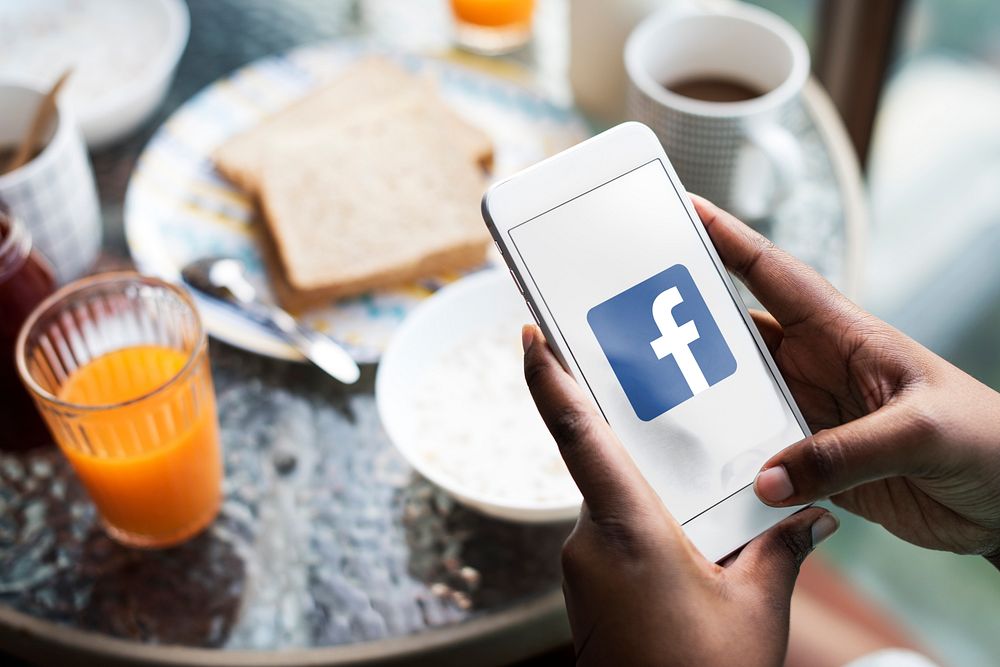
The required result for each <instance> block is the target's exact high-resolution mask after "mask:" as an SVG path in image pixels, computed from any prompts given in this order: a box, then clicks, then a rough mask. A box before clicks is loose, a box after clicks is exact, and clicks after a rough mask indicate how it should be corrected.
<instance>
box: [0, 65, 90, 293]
mask: <svg viewBox="0 0 1000 667" xmlns="http://www.w3.org/2000/svg"><path fill="white" fill-rule="evenodd" d="M43 97H44V93H43V92H41V91H39V90H36V89H34V88H32V87H30V86H27V85H22V84H13V83H10V84H8V83H0V148H5V149H6V148H14V147H16V146H17V145H18V144H19V142H20V141H21V139H22V138H23V137H24V136H25V134H27V132H28V127H29V125H30V124H31V121H32V118H33V117H34V114H35V109H37V107H38V105H39V103H40V102H41V101H42V99H43ZM57 106H58V113H57V115H56V120H55V123H53V128H52V129H51V131H50V133H49V136H48V137H46V140H47V141H46V143H45V147H44V148H43V149H42V152H41V153H40V154H39V155H38V156H37V157H35V158H34V159H33V160H31V161H30V162H28V163H27V164H25V165H23V166H21V167H19V168H18V169H15V170H14V171H11V172H8V173H6V174H2V175H0V201H2V202H3V203H4V204H6V206H7V207H8V208H9V209H10V211H11V213H12V214H13V215H14V216H16V217H17V218H19V219H20V220H21V221H22V222H23V223H24V226H25V227H26V228H27V229H28V232H29V233H30V234H31V238H32V240H33V241H34V244H35V247H37V248H38V249H39V250H40V251H41V253H42V254H43V255H45V257H46V259H48V260H49V262H50V263H51V264H52V267H53V269H54V270H55V273H56V278H57V279H58V280H59V282H61V283H65V282H69V281H70V280H74V279H76V278H79V277H80V276H82V275H83V274H84V273H86V272H87V271H88V270H89V269H90V268H91V267H92V266H93V265H94V262H95V261H96V259H97V255H98V253H99V252H100V248H101V211H100V206H99V204H98V199H97V188H96V186H95V183H94V172H93V170H92V169H91V167H90V161H89V159H88V157H87V148H86V146H85V145H84V143H83V137H82V136H81V134H80V130H79V129H78V128H77V126H76V124H75V121H74V119H73V115H72V113H71V112H70V110H69V109H67V108H66V106H65V105H63V104H62V103H59V104H58V105H57Z"/></svg>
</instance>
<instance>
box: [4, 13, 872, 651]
mask: <svg viewBox="0 0 1000 667" xmlns="http://www.w3.org/2000/svg"><path fill="white" fill-rule="evenodd" d="M189 8H190V13H191V34H190V41H189V43H188V46H187V50H186V52H185V54H184V56H183V58H182V60H181V62H180V65H179V68H178V71H177V75H176V79H175V80H174V82H173V85H172V88H171V89H170V92H169V94H168V97H167V100H166V102H165V103H164V104H163V105H162V108H161V109H160V110H159V111H158V112H157V114H156V117H155V118H153V119H152V120H150V121H149V122H148V123H147V124H146V125H144V126H143V128H142V129H141V130H140V131H139V132H137V133H136V134H135V135H133V136H132V137H130V138H129V139H127V140H125V141H123V142H121V143H118V144H117V145H114V146H112V147H109V148H106V149H102V150H99V151H97V152H95V153H93V154H92V161H93V165H94V169H95V172H96V175H97V181H98V188H99V191H100V196H101V204H102V212H103V218H104V250H103V254H102V257H101V260H100V262H99V267H98V268H99V269H101V270H105V269H115V268H128V267H130V266H131V263H130V257H129V252H128V247H127V244H126V239H125V232H124V228H125V225H124V222H123V206H124V200H125V192H126V188H127V186H128V182H129V177H130V174H131V173H132V171H133V169H134V167H135V164H136V160H137V159H138V157H139V155H140V152H141V151H142V149H143V147H144V145H145V144H146V142H147V141H148V140H149V139H150V137H151V136H152V135H153V133H154V131H155V130H156V129H157V127H158V126H159V125H160V124H162V123H163V121H164V120H166V119H167V118H168V117H169V116H170V114H171V113H172V112H173V111H175V110H176V109H177V108H178V107H179V106H181V105H182V104H183V103H184V102H185V101H186V100H188V99H189V98H190V97H191V96H192V95H193V94H195V93H197V92H198V91H199V90H200V89H202V88H203V87H205V86H207V85H209V84H210V83H212V82H213V81H215V80H216V79H218V78H219V77H222V76H224V75H226V74H227V73H229V72H231V71H232V70H233V69H235V68H237V67H240V66H242V65H245V64H247V63H249V62H251V61H254V60H255V59H257V58H260V57H262V56H266V55H271V54H276V53H281V52H285V51H287V50H289V49H292V48H295V47H299V46H301V45H304V44H312V43H317V42H325V41H330V40H344V39H353V40H357V39H365V40H371V41H373V42H377V43H379V44H384V45H386V46H388V47H391V48H393V49H399V50H402V51H416V52H420V53H432V54H435V55H438V56H440V57H443V58H446V59H450V60H453V61H455V62H459V63H461V64H462V65H463V66H466V67H473V68H482V69H483V70H484V71H488V72H490V73H491V74H492V75H494V76H501V77H506V78H509V79H511V80H512V81H514V82H516V83H517V84H518V85H523V86H526V87H531V88H532V89H534V90H536V91H540V92H541V94H544V95H545V96H546V97H547V98H549V99H551V100H553V101H554V103H556V104H559V105H563V106H565V107H569V106H570V105H571V100H572V98H571V93H570V91H569V86H568V82H567V78H566V58H567V56H566V52H567V49H566V45H567V39H568V35H567V27H566V26H567V23H566V12H567V11H568V7H567V2H566V1H565V0H547V1H543V2H540V3H539V7H538V11H537V17H536V34H535V38H534V41H533V43H532V44H531V45H530V46H529V47H528V48H526V49H524V50H522V51H520V52H518V53H516V54H514V55H512V56H509V57H503V58H494V59H486V58H481V57H476V56H472V55H469V54H464V53H460V52H455V51H453V50H452V49H451V46H450V39H449V29H450V17H449V15H448V11H447V5H446V3H443V2H438V1H436V0H426V1H425V0H419V1H412V2H406V3H403V2H393V1H392V0H388V1H386V0H371V1H363V0H340V1H338V2H318V1H316V2H310V1H307V0H286V1H285V2H281V3H274V2H269V1H267V0H254V1H252V2H248V1H246V0H214V1H212V2H209V1H207V0H191V2H189ZM800 107H801V108H800V110H799V113H798V114H797V115H796V116H795V117H794V118H793V119H792V121H791V123H792V125H793V128H792V129H793V131H794V133H795V135H796V136H797V138H798V139H799V140H800V141H801V143H802V145H803V147H804V149H805V154H806V156H807V171H808V176H807V178H806V181H805V182H804V183H803V184H801V186H800V192H799V193H798V195H797V196H796V197H794V198H793V199H792V200H791V201H790V202H789V204H788V205H786V206H784V207H782V208H781V209H780V210H779V212H778V213H776V214H775V215H774V216H773V217H772V218H771V219H769V220H766V221H762V222H761V223H760V225H761V227H762V229H763V230H764V231H765V232H766V233H768V234H769V235H770V236H771V237H772V238H773V239H774V240H775V242H776V243H778V244H779V245H781V246H783V247H786V248H787V249H789V250H790V251H791V252H793V253H794V254H796V255H798V256H799V257H802V258H803V259H804V260H805V261H807V262H809V263H810V264H812V265H813V266H815V267H817V268H818V269H819V270H820V271H821V272H822V273H824V275H826V276H827V277H828V278H829V279H830V280H831V281H832V282H833V283H834V284H835V285H837V286H838V287H840V288H841V289H843V290H844V291H846V292H847V293H849V294H852V295H856V294H857V289H858V285H859V282H860V267H861V263H862V259H863V257H862V254H863V245H864V237H865V232H866V224H867V213H866V208H865V205H864V195H863V189H862V186H861V179H860V172H859V168H858V165H857V162H856V160H855V159H854V157H853V153H852V152H851V149H850V147H849V144H848V142H847V141H846V138H845V134H844V130H843V127H842V126H841V124H840V121H839V119H838V117H837V116H836V114H835V112H834V111H833V108H832V106H831V104H830V102H829V100H828V99H827V97H826V95H825V93H824V92H823V91H822V89H821V88H820V87H819V85H818V84H817V83H816V82H814V81H811V82H810V83H809V84H808V85H807V87H806V90H805V94H804V96H803V99H802V101H801V105H800ZM210 354H211V361H212V371H213V377H214V382H215V386H216V392H217V396H218V414H219V420H220V426H221V431H222V441H223V449H224V463H225V482H224V494H225V500H224V503H223V506H222V510H221V513H220V515H219V518H218V519H217V520H216V521H215V523H214V524H213V525H212V527H211V528H210V529H209V530H208V531H206V532H205V533H203V534H202V535H200V536H199V537H197V538H196V539H194V540H192V541H190V542H188V543H186V544H184V545H181V546H179V547H175V548H172V549H168V550H163V551H136V550H130V549H127V548H125V547H123V546H120V545H118V544H117V543H115V542H113V541H112V540H110V539H109V538H108V537H107V536H106V535H105V534H104V533H103V531H102V530H101V528H100V526H99V523H98V520H97V517H96V513H95V511H94V509H93V507H92V505H91V504H90V503H89V502H88V500H87V499H86V496H85V494H84V491H83V489H82V487H81V486H80V485H79V484H78V483H77V481H76V480H75V478H74V476H73V475H72V471H71V469H70V467H69V465H68V464H67V463H66V461H65V460H64V459H63V458H62V457H61V455H60V454H59V452H58V451H57V450H56V449H55V448H49V449H46V450H42V451H33V452H29V453H26V454H0V647H3V648H2V650H3V651H7V652H9V653H11V654H13V655H16V656H19V657H22V658H24V659H27V660H30V661H32V662H39V663H45V664H102V665H111V664H145V665H321V664H322V665H328V664H330V665H332V664H347V663H351V664H354V663H362V664H397V663H401V662H404V661H415V662H421V663H427V664H501V663H509V662H514V661H517V660H521V659H524V658H527V657H530V656H533V655H537V654H539V653H543V652H545V651H547V650H550V649H552V648H554V647H558V646H560V645H564V644H565V643H566V642H567V641H568V639H569V629H568V624H567V622H566V618H565V611H564V608H563V600H562V592H561V589H560V580H561V575H560V569H559V550H560V546H561V544H562V541H563V540H564V539H565V537H566V535H567V534H568V533H569V531H570V529H571V527H572V526H571V524H566V523H556V524H517V523H510V522H505V521H501V520H498V519H493V518H489V517H487V516H484V515H481V514H478V513H476V512H475V511H472V510H470V509H467V508H465V507H463V506H462V505H461V504H458V503H457V502H456V501H454V500H453V499H452V498H451V497H450V496H448V495H447V494H446V493H445V492H443V491H442V490H440V489H438V488H436V487H435V486H433V485H432V484H431V483H430V482H428V481H426V480H424V479H422V478H421V477H419V476H418V475H417V474H416V473H415V472H414V471H413V470H412V469H411V468H410V467H409V466H408V465H407V464H406V463H405V461H404V460H403V458H402V457H401V456H400V455H399V453H398V452H397V451H396V450H395V449H394V447H393V445H392V443H391V442H390V441H389V439H388V438H387V436H386V434H385V432H384V430H383V428H382V426H381V423H380V420H379V415H378V412H377V410H376V405H375V400H374V377H375V372H376V365H375V364H365V365H364V366H363V369H362V379H361V381H360V382H359V383H358V384H356V385H353V386H350V387H345V386H341V385H339V384H337V383H335V382H333V381H331V380H330V379H329V378H328V377H326V376H324V375H323V374H322V373H321V372H320V371H318V370H317V369H315V368H312V367H309V366H306V365H303V364H298V363H290V362H288V361H283V360H277V359H272V358H267V357H264V356H259V355H256V354H252V353H250V352H246V351H244V350H241V349H238V348H236V347H233V346H230V345H227V344H226V343H223V342H220V341H217V340H213V341H212V343H211V349H210Z"/></svg>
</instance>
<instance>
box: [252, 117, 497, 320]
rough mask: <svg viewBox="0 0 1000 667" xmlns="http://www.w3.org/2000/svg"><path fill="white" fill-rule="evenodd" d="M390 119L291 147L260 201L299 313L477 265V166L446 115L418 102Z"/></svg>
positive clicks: (480, 234) (286, 295)
mask: <svg viewBox="0 0 1000 667" xmlns="http://www.w3.org/2000/svg"><path fill="white" fill-rule="evenodd" d="M397 109H398V115H396V116H395V117H390V118H384V119H378V120H371V121H370V122H361V123H358V124H356V125H354V126H353V127H352V129H351V132H340V131H338V132H325V133H322V134H321V135H318V136H314V137H312V139H311V140H310V141H309V142H308V145H305V144H304V145H299V146H294V145H290V144H285V146H284V148H285V149H286V150H285V151H283V154H284V155H285V157H281V158H278V159H272V160H271V161H269V162H267V163H265V164H264V167H263V170H262V172H261V175H260V183H259V190H258V195H259V199H260V204H261V209H262V211H263V214H264V220H265V224H266V227H267V231H268V234H269V236H270V241H271V243H272V244H273V247H274V250H275V255H276V258H277V264H278V265H279V269H280V271H279V272H280V274H281V277H280V279H279V280H276V281H275V285H276V287H277V289H276V292H277V293H278V296H279V299H280V300H281V302H282V304H283V305H285V306H286V307H288V308H292V309H301V308H305V307H309V306H312V305H318V304H322V303H326V302H329V301H330V300H332V299H336V298H340V297H345V296H351V295H356V294H361V293H363V292H366V291H369V290H372V289H375V288H380V287H386V286H390V285H396V284H400V283H405V282H409V281H413V280H417V279H419V278H423V277H427V276H431V275H435V274H440V273H443V272H449V271H454V270H459V269H463V268H469V267H473V266H476V265H478V264H480V263H482V262H483V261H484V260H485V257H486V250H487V247H488V245H489V234H488V233H487V231H486V229H485V227H484V226H483V223H482V220H480V218H479V202H480V198H481V196H482V193H483V191H484V190H485V188H486V185H487V184H486V181H485V177H484V175H483V173H482V171H481V169H480V168H479V167H478V166H477V165H476V164H475V163H474V162H472V161H471V160H470V157H469V154H468V152H467V151H465V150H461V149H460V148H458V147H457V146H455V145H454V141H453V134H451V133H449V131H448V126H447V124H444V123H442V122H441V121H440V117H439V115H440V110H439V109H438V107H437V106H436V105H435V104H433V103H427V101H426V100H421V99H414V100H410V102H408V103H407V104H402V105H400V106H399V107H398V108H397Z"/></svg>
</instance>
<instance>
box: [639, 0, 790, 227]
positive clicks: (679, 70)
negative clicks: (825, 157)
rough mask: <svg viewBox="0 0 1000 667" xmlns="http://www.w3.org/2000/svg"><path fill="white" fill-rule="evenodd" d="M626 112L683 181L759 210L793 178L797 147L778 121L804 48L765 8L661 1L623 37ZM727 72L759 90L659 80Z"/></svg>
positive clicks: (754, 215) (750, 214)
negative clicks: (693, 90) (731, 92)
mask: <svg viewBox="0 0 1000 667" xmlns="http://www.w3.org/2000/svg"><path fill="white" fill-rule="evenodd" d="M625 69H626V72H627V73H628V78H629V90H628V95H627V101H626V108H627V113H628V117H629V118H631V119H634V120H638V121H641V122H643V123H645V124H646V125H649V126H650V127H651V128H652V129H653V131H654V132H655V133H656V135H657V136H658V137H659V139H660V142H661V143H662V144H663V148H664V150H665V151H666V153H667V155H668V156H669V157H670V161H671V163H672V164H673V165H674V168H675V169H676V170H677V173H678V175H679V176H680V178H681V181H682V182H683V183H684V186H685V187H686V188H687V189H688V190H689V191H691V192H694V193H696V194H700V195H702V196H704V197H706V198H708V199H710V200H712V201H713V202H715V203H716V204H718V205H719V206H721V207H723V208H725V209H727V210H729V211H732V212H733V213H735V214H737V215H739V216H741V217H743V218H744V219H748V220H756V219H761V218H764V217H767V216H768V215H770V214H771V213H773V212H774V211H775V209H776V208H777V207H778V206H779V205H780V204H781V203H782V202H783V201H784V200H785V198H786V197H787V196H788V195H789V194H790V193H791V192H792V190H793V189H794V187H795V185H796V183H797V182H798V181H799V180H800V178H801V175H802V171H803V156H802V151H801V149H800V147H799V144H798V142H797V141H796V139H795V137H794V136H793V135H792V134H791V132H789V131H788V130H787V129H786V128H785V127H784V126H783V123H784V122H785V119H786V117H787V115H788V112H789V111H790V110H791V109H792V108H793V105H794V103H795V100H796V98H797V97H798V96H799V94H800V93H801V91H802V87H803V86H804V85H805V82H806V79H807V77H808V75H809V50H808V49H807V48H806V44H805V42H804V41H803V39H802V37H801V36H800V35H799V33H798V32H797V31H796V30H795V29H794V28H792V27H791V26H790V25H788V24H787V23H786V22H785V21H783V20H781V19H780V18H778V17H777V16H775V15H774V14H772V13H770V12H767V11H765V10H762V9H758V8H756V7H750V6H736V7H733V8H727V9H726V10H725V11H723V12H713V13H706V12H705V11H703V10H695V9H691V8H688V7H677V6H674V7H668V8H667V9H664V10H661V11H659V12H657V13H655V14H653V15H652V16H650V17H648V18H647V19H646V20H644V21H643V22H642V23H641V24H639V26H638V27H637V28H636V29H635V30H634V31H633V32H632V34H631V35H630V36H629V39H628V41H627V42H626V45H625ZM699 78H703V79H712V78H720V79H729V80H735V81H739V82H741V83H744V84H746V85H748V86H750V87H753V88H755V89H757V90H760V91H762V92H763V94H761V95H760V96H758V97H754V98H752V99H748V100H744V101H738V102H709V101H704V100H698V99H693V98H690V97H685V96H683V95H679V94H677V93H675V92H673V91H671V90H669V89H668V88H666V87H665V86H664V84H665V83H667V84H669V83H676V82H678V81H682V80H691V79H699Z"/></svg>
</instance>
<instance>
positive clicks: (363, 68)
mask: <svg viewBox="0 0 1000 667" xmlns="http://www.w3.org/2000/svg"><path fill="white" fill-rule="evenodd" d="M412 104H421V105H423V106H424V107H425V108H428V109H434V110H436V113H434V114H429V115H428V116H427V118H426V119H425V120H426V121H427V122H429V123H430V124H432V125H435V126H437V127H438V128H439V130H440V131H445V132H447V134H448V136H449V144H450V149H451V150H455V151H457V152H459V153H461V154H464V155H465V156H466V157H467V158H468V159H469V160H470V161H471V162H473V163H478V164H479V165H481V166H482V167H483V168H488V167H489V166H490V165H491V163H492V159H493V147H492V142H491V141H490V138H489V136H488V135H486V133H485V132H483V131H482V130H480V129H478V128H476V127H473V126H472V125H470V124H469V123H467V122H465V121H464V120H463V119H462V118H460V117H459V116H458V115H457V114H456V113H455V112H454V111H453V110H452V109H451V108H450V107H449V106H448V105H447V104H446V103H445V102H444V101H443V100H442V99H441V98H440V97H439V96H438V94H437V91H436V90H435V87H434V85H433V83H432V82H430V81H426V80H423V79H421V78H420V77H416V76H413V75H411V74H409V73H407V72H406V71H404V70H403V69H401V68H400V67H398V66H396V65H394V64H393V63H391V62H389V61H388V60H386V59H384V58H378V57H369V58H364V59H362V60H359V61H358V62H357V63H355V64H353V65H352V66H350V67H349V68H347V70H345V71H344V72H343V73H342V74H341V76H340V77H338V78H337V79H335V80H334V81H332V82H331V83H329V84H327V85H325V86H323V87H321V88H319V89H317V90H315V91H313V92H312V93H310V94H308V95H307V96H306V97H304V98H303V99H301V100H299V101H298V102H295V103H293V104H292V105H290V106H289V107H287V108H286V109H284V110H282V111H279V112H278V113H276V114H275V115H273V116H271V117H270V118H268V119H266V120H264V121H263V122H262V123H260V124H259V125H257V126H255V127H253V128H251V129H249V130H247V131H246V132H243V133H241V134H238V135H236V136H234V137H232V138H230V139H229V140H227V141H226V142H224V143H223V144H222V145H221V146H219V147H218V148H217V149H216V150H215V152H214V153H213V155H212V159H213V161H214V162H215V165H216V168H218V170H219V171H220V172H221V173H222V174H223V176H225V177H226V178H227V179H228V180H230V181H231V182H233V183H234V184H235V185H237V186H238V187H239V188H240V189H242V190H244V191H245V192H247V193H248V194H252V195H254V194H257V191H258V189H259V186H260V181H261V177H262V173H263V170H264V168H265V167H266V165H267V164H268V163H269V162H271V161H273V160H275V159H276V157H280V156H281V155H283V154H288V153H289V152H293V151H296V150H297V148H296V147H297V146H301V145H309V144H311V143H313V142H314V141H316V140H317V139H318V137H317V134H318V133H319V134H327V133H337V134H346V133H350V132H352V131H353V128H354V127H356V126H358V125H369V124H371V123H378V122H399V121H400V118H399V109H400V107H405V106H408V105H412Z"/></svg>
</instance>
